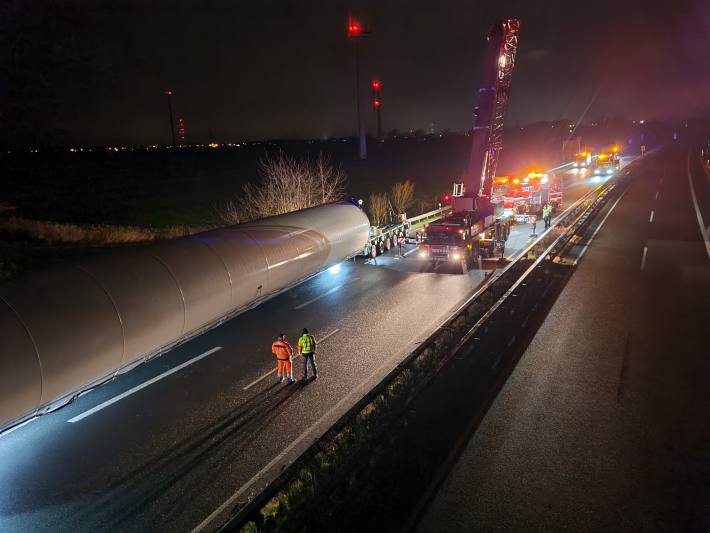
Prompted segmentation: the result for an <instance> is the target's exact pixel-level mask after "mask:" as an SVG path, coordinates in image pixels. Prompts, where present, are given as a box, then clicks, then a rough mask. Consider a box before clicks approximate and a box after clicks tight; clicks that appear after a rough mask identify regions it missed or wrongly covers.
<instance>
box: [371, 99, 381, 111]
mask: <svg viewBox="0 0 710 533" xmlns="http://www.w3.org/2000/svg"><path fill="white" fill-rule="evenodd" d="M372 105H373V106H374V107H375V109H379V108H380V107H381V106H382V102H381V101H380V99H379V98H375V99H374V100H373V101H372Z"/></svg>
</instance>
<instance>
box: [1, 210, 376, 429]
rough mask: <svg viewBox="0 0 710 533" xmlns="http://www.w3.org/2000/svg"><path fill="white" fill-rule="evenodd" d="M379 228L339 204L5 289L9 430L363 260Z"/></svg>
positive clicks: (71, 265) (33, 277)
mask: <svg viewBox="0 0 710 533" xmlns="http://www.w3.org/2000/svg"><path fill="white" fill-rule="evenodd" d="M369 227H370V226H369V221H368V219H367V217H366V216H365V214H364V213H363V212H362V210H361V209H360V208H359V207H357V206H356V205H354V204H352V203H350V202H335V203H331V204H326V205H322V206H318V207H312V208H309V209H304V210H302V211H296V212H294V213H288V214H285V215H279V216H275V217H270V218H267V219H263V220H259V221H255V222H250V223H248V224H240V225H237V226H231V227H228V228H223V229H218V230H213V231H208V232H204V233H201V234H198V235H193V236H190V237H184V238H180V239H175V240H173V241H166V242H162V243H158V244H154V245H150V246H145V247H140V248H126V249H123V250H119V251H113V252H112V253H111V255H102V256H101V257H94V258H90V259H81V260H76V261H73V262H65V263H63V264H61V265H59V266H56V267H50V268H46V269H43V270H39V271H36V272H32V273H31V274H29V275H27V276H26V277H24V278H19V279H16V280H13V281H11V282H8V283H5V284H4V285H0V431H1V430H2V429H3V428H7V427H9V426H11V425H13V424H15V423H18V422H21V421H23V420H25V419H27V418H29V417H32V416H34V415H36V414H40V413H43V412H46V411H48V410H51V409H52V408H54V407H57V406H60V405H63V404H64V403H66V402H67V401H68V400H70V399H71V398H72V397H73V396H75V395H76V394H78V393H79V392H81V391H83V390H86V389H88V388H90V387H93V386H95V385H97V384H99V383H101V382H102V381H105V380H107V379H110V378H112V377H113V376H115V375H116V374H117V373H120V372H124V371H127V370H128V369H131V368H133V367H134V366H136V365H137V364H140V363H142V362H144V361H146V360H147V359H149V358H150V357H152V356H154V355H156V354H158V353H160V352H161V350H164V349H166V348H168V347H170V346H173V345H175V344H178V343H180V342H182V341H184V340H186V339H188V338H190V337H192V336H194V335H196V334H198V333H199V332H201V331H203V330H204V329H206V328H209V327H211V326H213V325H214V324H216V323H218V322H219V321H220V320H223V319H225V318H227V317H230V316H233V315H235V314H238V313H239V312H241V311H243V310H245V309H248V308H250V307H253V306H254V305H256V304H258V303H259V302H260V301H262V300H264V299H266V298H268V297H270V296H273V295H274V294H278V293H279V292H281V291H283V290H285V289H287V288H289V287H292V286H293V285H296V284H298V283H300V282H301V281H303V280H304V279H306V278H308V277H310V276H312V275H314V274H316V273H318V272H320V271H322V270H325V269H326V268H329V267H330V266H333V265H335V264H337V263H339V262H341V261H343V260H345V259H347V258H349V257H352V256H353V255H355V254H357V253H358V252H360V251H361V250H362V249H363V248H364V247H365V245H366V243H367V239H368V232H369Z"/></svg>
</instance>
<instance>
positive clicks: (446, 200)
mask: <svg viewBox="0 0 710 533" xmlns="http://www.w3.org/2000/svg"><path fill="white" fill-rule="evenodd" d="M450 199H451V196H449V195H448V194H445V195H444V201H445V202H448V201H449V200H450Z"/></svg>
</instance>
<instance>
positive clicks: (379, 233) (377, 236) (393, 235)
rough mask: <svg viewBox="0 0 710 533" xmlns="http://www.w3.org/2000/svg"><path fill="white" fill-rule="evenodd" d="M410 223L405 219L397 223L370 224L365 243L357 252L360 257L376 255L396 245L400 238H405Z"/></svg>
mask: <svg viewBox="0 0 710 533" xmlns="http://www.w3.org/2000/svg"><path fill="white" fill-rule="evenodd" d="M410 227H411V224H410V223H409V221H407V220H405V221H403V222H400V223H398V224H386V225H383V226H370V233H369V237H368V240H367V244H366V245H365V247H364V248H363V249H362V251H361V252H360V253H359V254H358V255H359V256H361V257H377V256H378V255H381V254H383V253H385V252H386V251H387V250H390V249H392V248H394V247H395V246H397V242H398V240H399V239H400V238H406V237H407V232H408V231H409V228H410Z"/></svg>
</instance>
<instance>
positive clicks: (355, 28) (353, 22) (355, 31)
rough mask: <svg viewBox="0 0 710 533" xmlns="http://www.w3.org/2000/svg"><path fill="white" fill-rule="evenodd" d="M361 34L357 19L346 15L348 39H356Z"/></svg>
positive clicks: (360, 26)
mask: <svg viewBox="0 0 710 533" xmlns="http://www.w3.org/2000/svg"><path fill="white" fill-rule="evenodd" d="M361 36H362V25H361V24H360V22H359V21H358V20H357V19H354V18H353V17H348V39H357V38H358V37H361Z"/></svg>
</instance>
